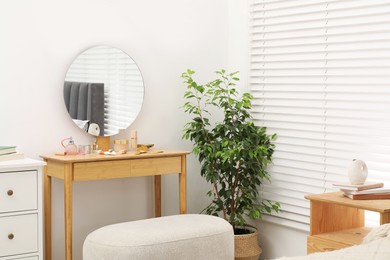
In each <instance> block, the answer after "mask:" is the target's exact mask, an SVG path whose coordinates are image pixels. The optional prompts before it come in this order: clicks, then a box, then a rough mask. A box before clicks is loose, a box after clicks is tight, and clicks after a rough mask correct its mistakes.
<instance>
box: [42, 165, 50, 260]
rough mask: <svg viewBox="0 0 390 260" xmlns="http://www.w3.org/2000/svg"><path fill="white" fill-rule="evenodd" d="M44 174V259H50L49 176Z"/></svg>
mask: <svg viewBox="0 0 390 260" xmlns="http://www.w3.org/2000/svg"><path fill="white" fill-rule="evenodd" d="M46 171H47V166H45V174H44V177H43V188H44V206H45V259H46V260H51V176H49V175H48V174H47V172H46Z"/></svg>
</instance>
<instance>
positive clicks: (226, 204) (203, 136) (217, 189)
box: [182, 70, 280, 259]
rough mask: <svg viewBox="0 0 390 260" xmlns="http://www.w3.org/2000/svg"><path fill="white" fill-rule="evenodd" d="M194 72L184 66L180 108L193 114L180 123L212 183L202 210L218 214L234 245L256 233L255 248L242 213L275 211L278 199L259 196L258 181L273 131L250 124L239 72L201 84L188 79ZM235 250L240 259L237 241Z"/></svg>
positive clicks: (220, 74)
mask: <svg viewBox="0 0 390 260" xmlns="http://www.w3.org/2000/svg"><path fill="white" fill-rule="evenodd" d="M194 73H195V72H194V71H192V70H187V71H186V72H184V73H183V74H182V78H183V79H184V82H185V84H186V85H187V90H186V92H185V94H184V97H185V99H186V102H185V104H184V106H183V107H184V110H185V112H186V113H188V114H190V115H192V116H193V118H192V120H191V121H190V122H188V123H187V124H186V125H185V127H184V131H183V139H187V140H190V141H192V142H193V145H194V147H193V152H194V154H195V155H196V156H197V158H198V159H199V161H200V163H201V172H200V173H201V176H203V177H204V178H205V179H206V181H207V182H209V183H210V184H211V189H210V191H208V193H207V195H208V196H209V197H210V198H211V200H212V201H211V203H210V204H209V205H208V206H207V207H206V208H205V209H204V211H205V212H206V213H207V214H210V215H216V216H221V217H223V218H224V219H226V220H227V221H228V222H229V223H230V224H231V225H232V226H233V229H234V232H235V235H236V236H235V237H236V239H235V243H236V242H238V241H241V240H242V239H241V238H242V237H241V235H243V234H248V235H249V236H252V237H253V236H254V237H255V244H256V246H258V244H257V234H253V232H256V230H254V229H253V228H249V226H248V225H247V221H246V219H245V217H246V216H247V217H249V218H251V219H261V216H262V213H264V212H272V211H275V212H278V211H279V208H280V204H279V203H277V202H272V201H269V200H262V199H260V198H259V188H260V185H261V184H262V182H263V181H264V180H268V181H270V175H269V173H268V171H267V165H268V164H269V163H271V162H272V160H271V157H272V154H273V152H274V144H273V143H272V141H273V140H274V139H275V138H276V135H275V134H273V135H268V134H267V133H266V128H265V127H260V126H256V125H255V124H254V123H253V121H252V117H251V115H250V109H251V107H252V99H253V96H252V95H251V94H250V93H243V94H242V96H239V95H238V91H237V90H236V89H235V85H236V82H237V81H239V78H237V73H238V72H234V73H227V72H226V71H225V70H221V71H217V72H216V73H217V75H218V78H217V79H215V80H213V81H211V82H209V83H207V84H204V85H202V84H198V83H197V82H196V81H195V80H194V79H193V75H194ZM211 111H212V112H213V114H212V113H211ZM214 113H216V114H217V116H218V115H219V116H222V117H223V119H222V121H221V122H214V121H215V118H216V117H217V116H215V114H214ZM246 243H248V242H246ZM249 243H252V244H253V242H249ZM235 248H236V252H235V254H236V259H237V258H239V259H243V258H241V256H239V255H237V254H238V253H239V252H237V251H239V250H237V244H236V245H235ZM245 251H246V250H245ZM255 251H256V250H255ZM257 251H260V250H257ZM260 253H261V251H260V252H258V255H257V257H258V256H259V255H260ZM257 257H256V256H253V257H252V256H249V258H246V259H257Z"/></svg>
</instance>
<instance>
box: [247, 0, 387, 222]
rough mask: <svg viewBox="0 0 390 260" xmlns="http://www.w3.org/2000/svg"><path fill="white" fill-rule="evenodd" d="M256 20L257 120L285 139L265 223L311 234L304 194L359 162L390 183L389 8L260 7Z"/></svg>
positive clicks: (351, 3) (253, 78) (287, 3)
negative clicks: (274, 206) (275, 204)
mask: <svg viewBox="0 0 390 260" xmlns="http://www.w3.org/2000/svg"><path fill="white" fill-rule="evenodd" d="M251 21H252V22H251V24H252V26H251V35H252V39H251V49H250V52H251V71H250V82H251V92H252V94H253V95H254V96H255V107H254V109H253V117H254V119H255V121H256V123H257V124H258V125H264V126H267V127H268V131H269V133H277V135H278V139H277V141H276V142H275V144H276V151H275V153H274V156H273V166H272V167H270V169H269V170H270V173H271V179H272V183H271V184H270V185H264V191H263V193H264V194H263V196H264V197H265V198H268V199H272V200H276V201H279V202H281V204H282V212H281V213H280V214H277V215H275V216H271V217H269V216H268V217H267V216H266V217H265V218H268V219H271V220H273V221H277V222H279V223H282V224H283V223H286V224H288V225H294V226H295V227H298V228H302V229H306V230H308V225H307V224H308V223H309V215H310V212H309V209H310V206H309V202H308V201H307V200H305V199H304V195H307V194H314V193H322V192H326V191H330V188H331V184H332V183H333V182H336V181H337V182H339V181H347V178H346V172H347V168H348V165H349V164H350V161H351V160H352V159H354V158H357V159H362V160H364V161H365V162H366V163H367V165H368V168H369V174H368V177H369V178H370V179H373V180H380V181H384V182H388V181H390V1H389V0H387V1H384V0H372V1H370V0H365V1H363V0H345V1H344V0H336V1H335V0H329V1H324V0H273V1H272V0H255V1H253V3H252V6H251Z"/></svg>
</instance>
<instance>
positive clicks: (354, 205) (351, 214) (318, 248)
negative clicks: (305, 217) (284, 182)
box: [305, 192, 390, 254]
mask: <svg viewBox="0 0 390 260" xmlns="http://www.w3.org/2000/svg"><path fill="white" fill-rule="evenodd" d="M305 198H306V199H309V200H310V235H309V236H308V238H307V253H308V254H310V253H314V252H323V251H332V250H336V249H341V248H344V247H348V246H352V245H357V244H360V243H361V242H362V240H363V238H364V236H365V235H366V234H367V233H368V232H369V231H370V230H371V229H370V228H368V227H365V224H364V211H365V210H369V211H374V212H378V213H379V214H380V224H381V225H382V224H385V223H390V200H352V199H349V198H347V197H345V196H344V195H343V193H342V192H330V193H323V194H316V195H307V196H305Z"/></svg>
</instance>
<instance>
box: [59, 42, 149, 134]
mask: <svg viewBox="0 0 390 260" xmlns="http://www.w3.org/2000/svg"><path fill="white" fill-rule="evenodd" d="M143 97H144V84H143V79H142V75H141V71H140V70H139V68H138V66H137V65H136V64H135V62H134V61H133V59H131V58H130V57H129V56H128V55H127V54H126V53H124V52H123V51H121V50H119V49H116V48H113V47H109V46H98V47H94V48H90V49H88V50H86V51H84V52H83V53H81V54H80V55H79V56H78V57H77V58H76V59H75V60H74V61H73V63H72V64H71V65H70V67H69V69H68V72H67V74H66V77H65V83H64V101H65V106H66V108H67V110H68V113H69V115H70V116H71V118H72V120H73V121H74V123H75V124H76V125H77V126H78V127H80V128H81V129H83V130H84V131H86V132H88V133H90V134H92V135H95V136H97V135H101V136H103V135H104V136H111V135H115V134H117V133H118V132H119V130H122V129H126V128H127V127H129V126H130V125H131V123H133V122H134V120H135V119H136V117H137V115H138V113H139V112H140V110H141V107H142V102H143Z"/></svg>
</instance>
